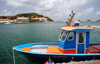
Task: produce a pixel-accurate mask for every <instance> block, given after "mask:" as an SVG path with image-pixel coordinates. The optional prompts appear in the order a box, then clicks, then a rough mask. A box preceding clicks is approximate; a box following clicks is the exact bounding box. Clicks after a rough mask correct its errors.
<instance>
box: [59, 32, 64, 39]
mask: <svg viewBox="0 0 100 64" xmlns="http://www.w3.org/2000/svg"><path fill="white" fill-rule="evenodd" d="M63 32H64V31H62V32H61V34H60V37H59V39H61V37H62V35H63Z"/></svg>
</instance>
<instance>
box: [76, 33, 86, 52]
mask: <svg viewBox="0 0 100 64" xmlns="http://www.w3.org/2000/svg"><path fill="white" fill-rule="evenodd" d="M85 43H86V32H77V33H76V49H77V50H76V52H77V53H85V48H86V45H85Z"/></svg>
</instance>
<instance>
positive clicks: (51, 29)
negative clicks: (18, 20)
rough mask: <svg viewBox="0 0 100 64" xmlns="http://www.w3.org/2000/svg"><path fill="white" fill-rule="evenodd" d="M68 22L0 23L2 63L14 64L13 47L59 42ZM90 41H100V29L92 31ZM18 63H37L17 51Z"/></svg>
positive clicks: (0, 57) (16, 58)
mask: <svg viewBox="0 0 100 64" xmlns="http://www.w3.org/2000/svg"><path fill="white" fill-rule="evenodd" d="M80 24H81V25H83V26H84V25H91V26H100V23H97V22H96V23H90V22H89V23H80ZM65 25H66V23H29V24H10V25H0V64H14V63H13V52H12V47H13V46H17V45H21V44H26V43H36V42H57V41H58V37H59V35H60V32H61V30H60V29H59V28H60V27H64V26H65ZM90 42H93V43H95V42H100V30H94V31H92V32H91V33H90ZM15 60H16V64H37V63H33V62H30V61H29V60H27V59H26V58H25V57H24V56H23V55H22V54H21V53H19V52H17V51H15Z"/></svg>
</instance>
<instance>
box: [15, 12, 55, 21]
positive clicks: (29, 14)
mask: <svg viewBox="0 0 100 64" xmlns="http://www.w3.org/2000/svg"><path fill="white" fill-rule="evenodd" d="M17 16H20V17H22V16H24V17H29V22H38V21H39V19H37V20H35V19H31V18H36V17H44V18H47V20H48V21H50V22H54V20H52V19H51V18H49V17H47V16H43V15H39V14H37V13H22V14H18V15H16V16H15V17H17Z"/></svg>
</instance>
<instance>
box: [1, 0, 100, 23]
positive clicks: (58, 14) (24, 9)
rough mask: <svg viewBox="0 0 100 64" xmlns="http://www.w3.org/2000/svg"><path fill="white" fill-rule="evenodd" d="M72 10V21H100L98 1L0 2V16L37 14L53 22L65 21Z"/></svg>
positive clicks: (2, 0) (11, 0) (33, 0)
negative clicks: (73, 13) (73, 14)
mask: <svg viewBox="0 0 100 64" xmlns="http://www.w3.org/2000/svg"><path fill="white" fill-rule="evenodd" d="M71 10H73V11H74V12H75V13H76V15H75V17H74V20H82V21H86V20H88V19H90V20H92V21H96V20H98V19H100V0H0V16H1V15H4V16H7V15H10V16H11V15H17V14H20V13H38V14H42V15H44V16H48V17H50V18H52V19H53V20H55V21H66V20H67V18H70V17H69V14H71Z"/></svg>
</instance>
